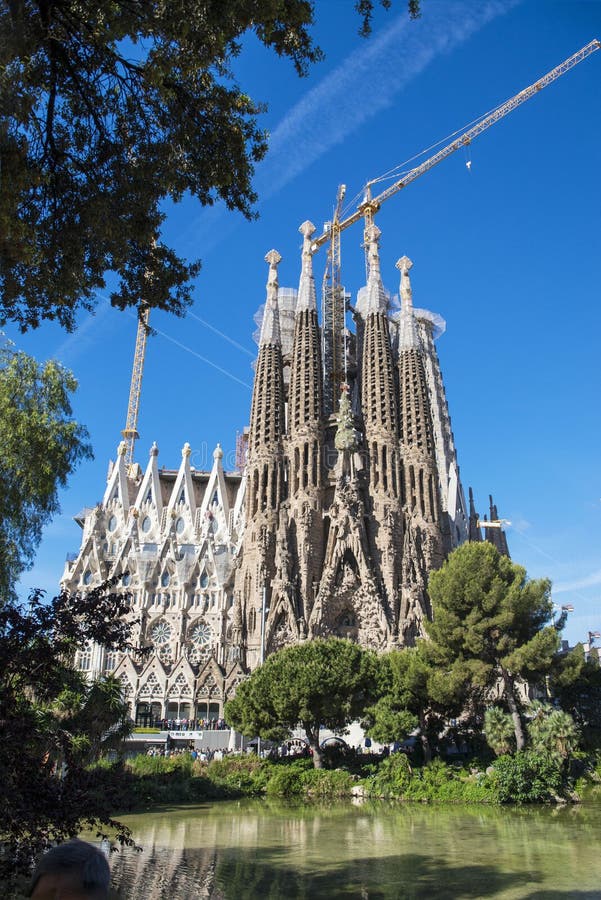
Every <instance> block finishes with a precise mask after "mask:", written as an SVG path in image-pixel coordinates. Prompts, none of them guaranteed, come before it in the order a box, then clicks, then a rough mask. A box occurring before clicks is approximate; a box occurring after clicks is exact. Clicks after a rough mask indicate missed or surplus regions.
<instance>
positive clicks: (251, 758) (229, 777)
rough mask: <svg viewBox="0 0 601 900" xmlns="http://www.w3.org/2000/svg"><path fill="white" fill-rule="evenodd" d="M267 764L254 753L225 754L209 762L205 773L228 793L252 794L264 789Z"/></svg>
mask: <svg viewBox="0 0 601 900" xmlns="http://www.w3.org/2000/svg"><path fill="white" fill-rule="evenodd" d="M268 765H269V764H268V763H266V762H264V761H263V760H260V759H259V758H258V757H257V756H255V755H254V754H244V755H243V756H226V757H225V758H224V759H216V760H213V761H212V762H210V763H209V764H208V766H207V767H206V775H207V778H208V779H209V780H210V781H211V782H212V783H213V784H214V785H216V786H217V787H219V788H221V789H222V790H224V791H225V792H226V793H228V794H230V795H232V794H233V795H236V796H239V795H240V794H244V795H252V794H258V793H261V792H262V791H263V790H265V785H266V783H267V778H268V775H267V773H266V772H265V771H264V770H265V769H266V768H267V767H268Z"/></svg>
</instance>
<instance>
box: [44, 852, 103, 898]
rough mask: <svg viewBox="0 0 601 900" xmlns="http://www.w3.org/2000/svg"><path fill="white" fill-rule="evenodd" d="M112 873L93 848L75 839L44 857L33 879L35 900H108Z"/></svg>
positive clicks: (101, 854)
mask: <svg viewBox="0 0 601 900" xmlns="http://www.w3.org/2000/svg"><path fill="white" fill-rule="evenodd" d="M110 880H111V870H110V868H109V864H108V862H107V859H106V856H105V855H104V853H103V852H102V851H101V850H98V848H97V847H94V846H92V844H86V842H85V841H80V840H79V838H73V840H72V841H68V842H67V843H66V844H59V845H58V847H53V848H52V850H49V851H48V853H45V854H44V856H42V858H41V860H40V861H39V863H38V864H37V866H36V869H35V872H34V873H33V876H32V879H31V887H30V889H29V896H30V897H32V898H34V900H106V898H107V897H108V895H109V884H110Z"/></svg>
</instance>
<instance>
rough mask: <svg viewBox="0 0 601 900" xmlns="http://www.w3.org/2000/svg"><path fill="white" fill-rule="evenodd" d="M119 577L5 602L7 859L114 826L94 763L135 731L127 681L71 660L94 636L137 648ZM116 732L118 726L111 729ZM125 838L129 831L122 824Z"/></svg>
mask: <svg viewBox="0 0 601 900" xmlns="http://www.w3.org/2000/svg"><path fill="white" fill-rule="evenodd" d="M118 581H119V579H118V578H114V579H112V580H111V581H110V582H107V583H106V584H103V585H100V586H99V587H97V588H95V589H94V590H92V591H90V592H89V593H88V594H87V595H85V596H82V595H79V594H77V595H74V596H71V595H69V594H66V593H62V594H60V595H59V596H58V597H55V598H53V599H52V600H51V601H49V602H48V603H45V602H43V598H42V596H41V595H40V594H39V593H36V592H34V593H32V595H31V596H30V598H29V601H28V602H27V603H23V604H20V603H18V602H17V601H16V600H15V599H14V598H13V599H9V600H7V601H6V602H5V603H4V604H3V605H2V606H0V722H1V726H2V740H1V741H0V782H1V783H2V794H1V799H0V836H1V839H2V841H3V842H4V843H5V846H6V848H7V850H8V852H7V854H6V855H5V856H4V857H2V863H3V865H4V866H5V867H8V868H10V867H11V866H12V865H13V864H14V865H16V866H17V867H22V868H25V869H26V868H27V867H28V865H29V862H30V860H31V858H33V857H35V856H37V855H38V854H39V853H40V851H41V850H42V849H44V848H45V847H47V846H48V844H49V843H50V842H52V841H61V840H64V839H65V838H67V837H71V836H73V835H76V834H77V833H78V832H79V831H80V830H81V828H82V827H83V826H84V825H86V826H88V827H90V828H102V827H104V828H108V827H112V826H113V825H115V823H112V821H111V810H112V809H114V808H115V805H114V803H113V801H112V800H111V797H110V795H109V794H108V793H107V792H101V791H98V790H96V784H95V776H94V774H93V773H92V772H90V771H89V770H88V769H87V768H86V766H87V763H88V762H89V761H90V760H91V759H94V758H95V757H97V756H98V754H99V753H100V752H102V750H103V748H104V747H105V746H109V745H110V744H111V743H114V741H113V738H114V739H115V740H117V739H118V738H119V737H120V736H122V735H123V733H125V732H126V731H127V730H128V728H129V723H128V722H127V721H126V720H125V719H124V712H125V706H124V704H123V702H122V700H121V696H120V690H119V686H118V684H117V683H116V682H115V681H114V680H113V679H107V681H106V682H105V683H103V684H86V683H85V681H84V680H83V678H82V676H81V674H80V673H79V672H77V671H75V670H74V668H73V666H72V663H71V660H72V658H73V654H74V653H75V651H76V650H77V649H78V648H81V647H82V646H83V645H84V644H86V643H87V642H88V641H98V642H101V643H104V644H105V645H106V646H107V647H110V648H113V649H120V650H124V649H127V648H130V649H132V650H133V649H135V648H133V647H132V645H131V643H130V630H131V625H132V623H131V620H128V614H129V604H128V602H127V597H126V595H123V594H118V593H116V592H115V591H114V588H115V587H116V585H117V583H118ZM107 729H114V732H113V734H112V736H109V737H107V736H106V733H105V732H106V730H107ZM116 827H117V836H118V839H120V840H123V841H126V840H128V839H129V833H128V830H127V829H126V828H121V827H120V826H118V823H117V826H116Z"/></svg>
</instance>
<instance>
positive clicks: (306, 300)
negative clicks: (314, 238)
mask: <svg viewBox="0 0 601 900" xmlns="http://www.w3.org/2000/svg"><path fill="white" fill-rule="evenodd" d="M298 230H299V231H300V233H301V234H302V236H303V255H302V268H301V277H300V283H299V286H298V300H297V302H296V312H297V315H298V313H299V312H302V311H303V310H305V309H308V310H317V300H316V297H315V279H314V278H313V253H312V252H311V235H312V234H314V233H315V225H314V224H313V223H312V222H309V221H307V222H303V224H302V225H301V226H300V228H299V229H298Z"/></svg>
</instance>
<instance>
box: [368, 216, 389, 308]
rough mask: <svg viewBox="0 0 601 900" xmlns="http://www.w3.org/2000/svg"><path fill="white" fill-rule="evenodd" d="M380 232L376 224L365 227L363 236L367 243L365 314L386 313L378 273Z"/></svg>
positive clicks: (380, 278)
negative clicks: (367, 268) (367, 264)
mask: <svg viewBox="0 0 601 900" xmlns="http://www.w3.org/2000/svg"><path fill="white" fill-rule="evenodd" d="M381 234H382V232H381V231H380V229H379V228H378V226H377V225H373V224H372V225H370V226H369V228H367V230H366V233H365V237H366V239H367V244H368V262H369V276H368V279H367V303H366V306H365V315H366V316H369V315H370V313H386V294H385V293H384V286H383V284H382V276H381V274H380V254H379V250H378V241H379V240H380V235H381Z"/></svg>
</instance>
